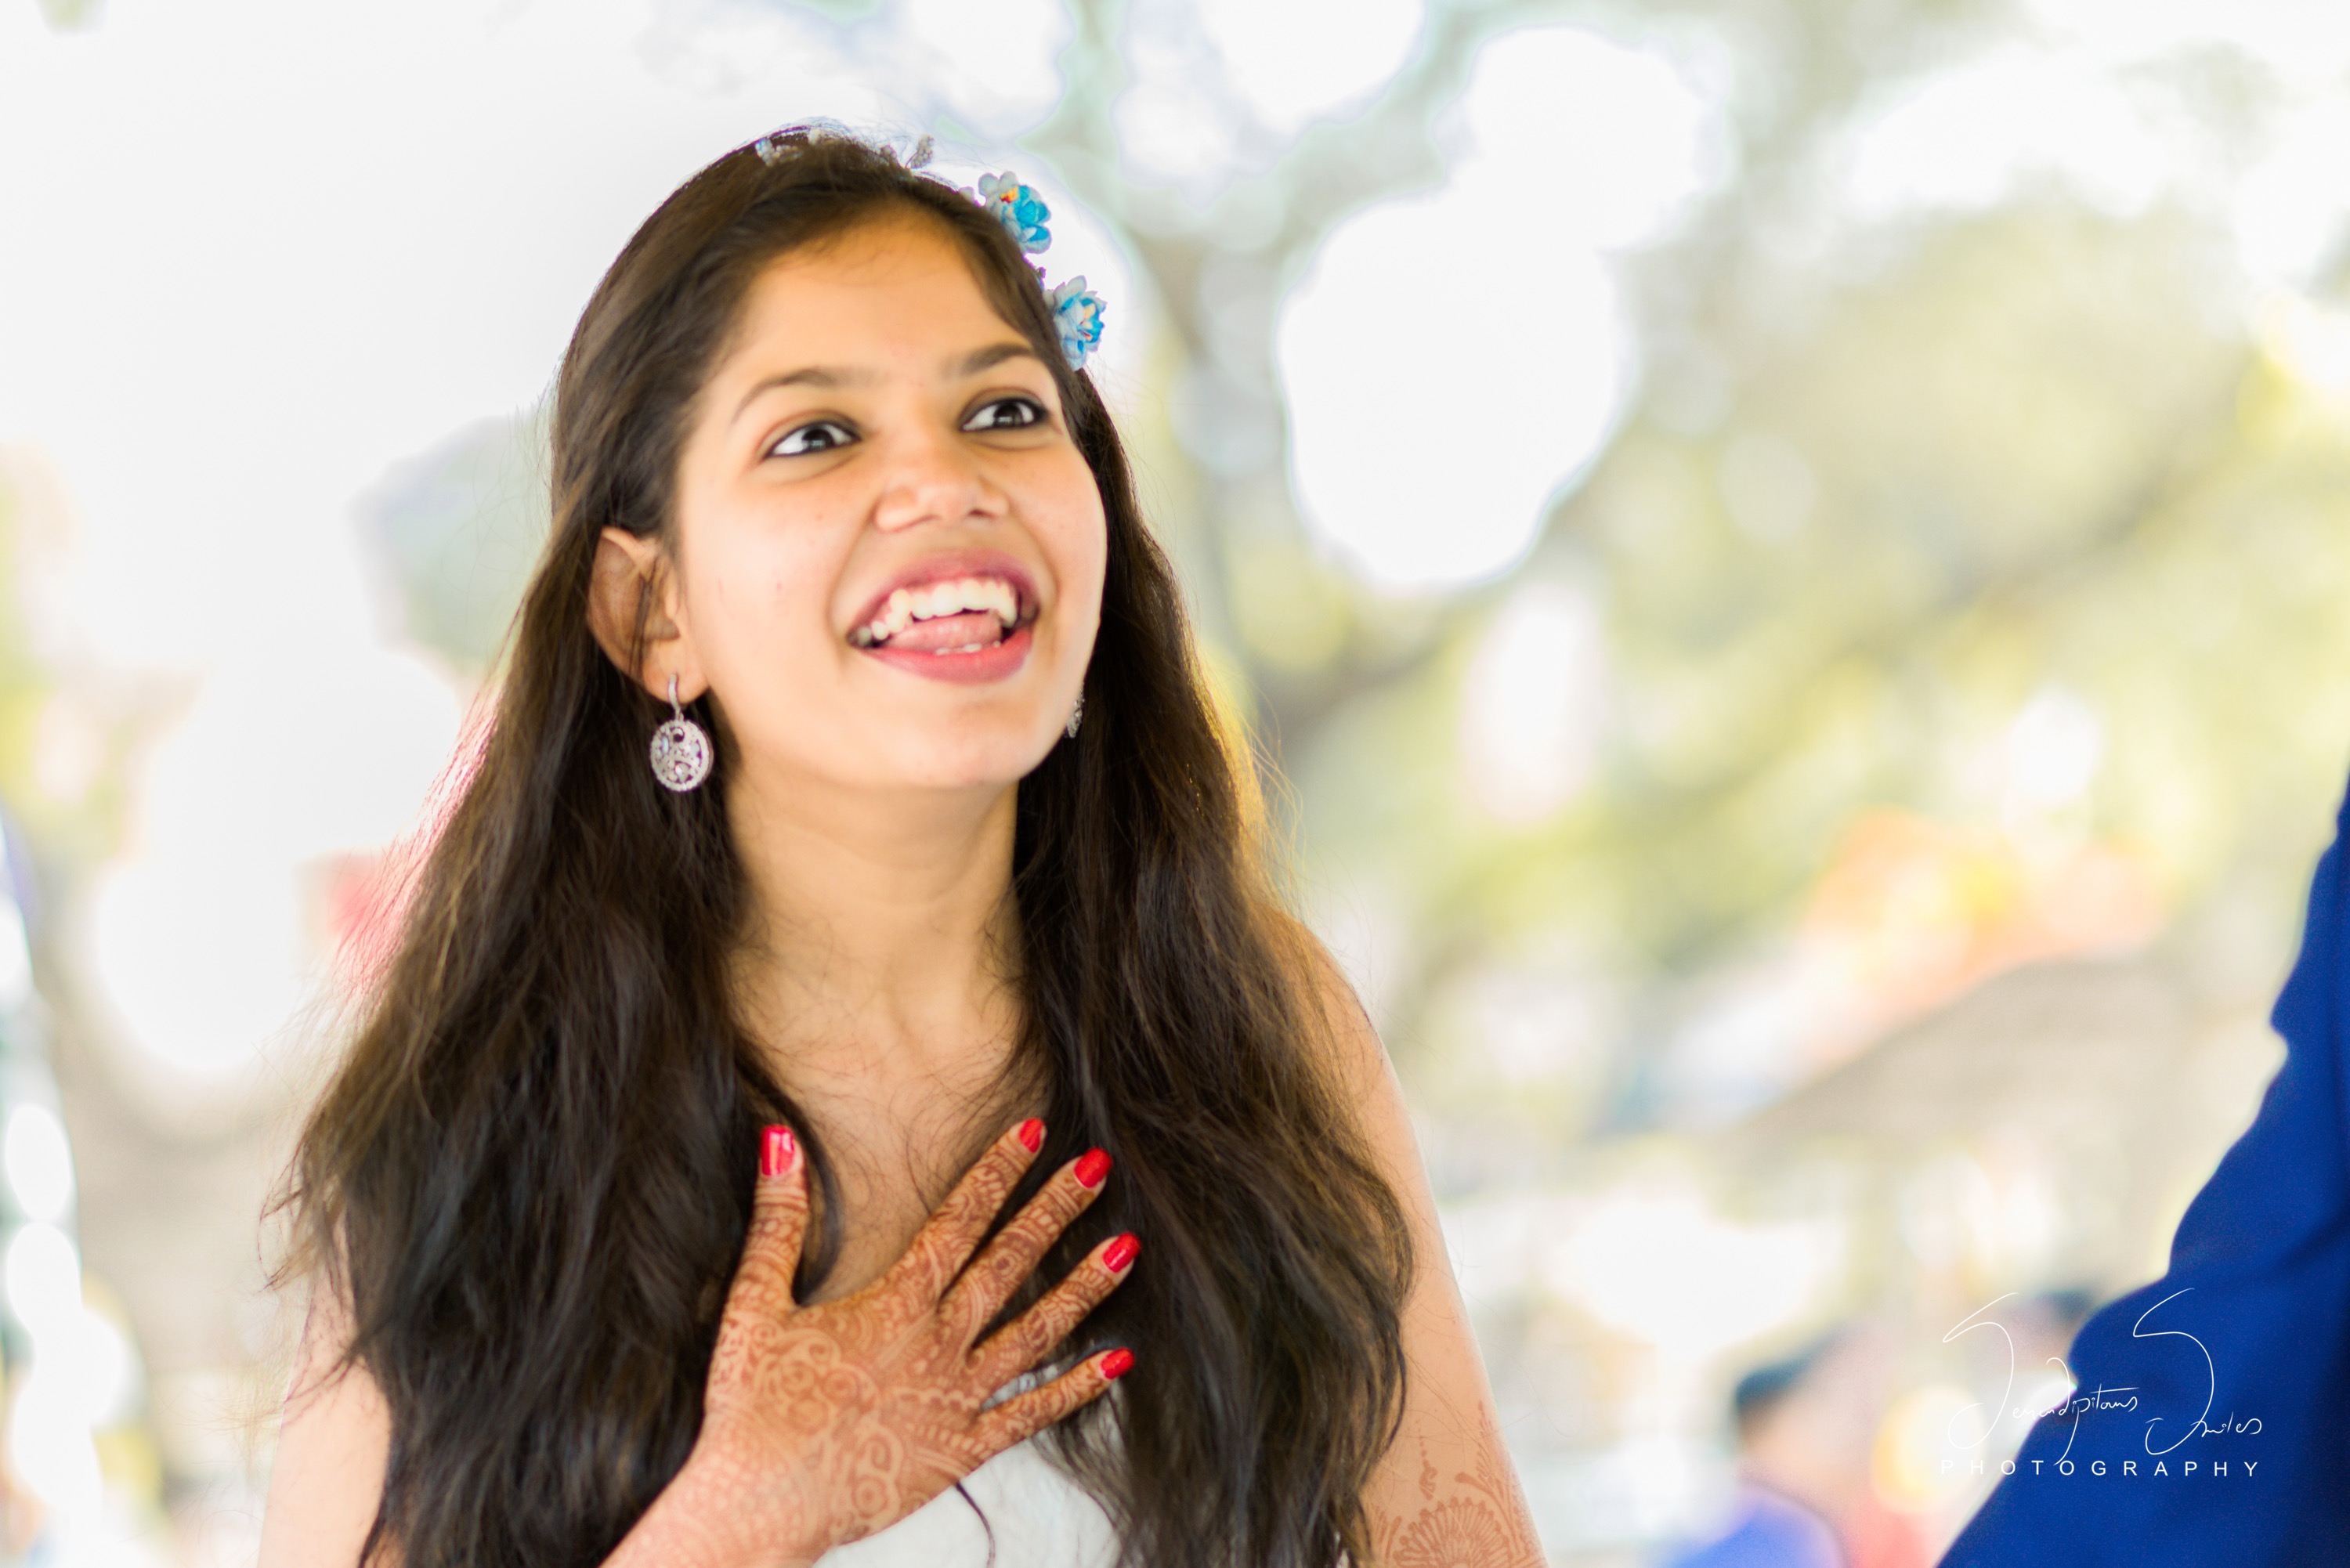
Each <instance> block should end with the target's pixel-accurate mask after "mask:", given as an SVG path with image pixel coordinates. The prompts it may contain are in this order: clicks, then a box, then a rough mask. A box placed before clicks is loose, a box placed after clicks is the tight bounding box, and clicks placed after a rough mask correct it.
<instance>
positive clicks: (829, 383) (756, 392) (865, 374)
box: [734, 365, 881, 420]
mask: <svg viewBox="0 0 2350 1568" xmlns="http://www.w3.org/2000/svg"><path fill="white" fill-rule="evenodd" d="M879 379H881V376H880V372H879V371H877V370H841V369H834V368H832V367H830V366H827V365H806V366H802V367H801V368H800V369H796V370H786V371H785V372H784V373H783V374H782V375H780V376H765V377H762V378H761V379H759V380H757V381H755V382H754V383H752V386H751V389H750V390H749V391H747V392H744V393H743V400H742V401H741V402H739V403H737V404H735V405H734V417H735V418H736V419H738V420H739V419H741V418H742V417H743V410H745V409H747V408H749V407H750V406H751V405H752V404H753V403H755V402H757V401H758V400H760V399H761V398H764V397H765V396H766V395H767V394H768V393H769V392H772V391H774V390H775V389H777V388H779V387H823V388H827V389H831V388H835V387H869V386H871V385H872V384H873V383H874V382H876V381H879Z"/></svg>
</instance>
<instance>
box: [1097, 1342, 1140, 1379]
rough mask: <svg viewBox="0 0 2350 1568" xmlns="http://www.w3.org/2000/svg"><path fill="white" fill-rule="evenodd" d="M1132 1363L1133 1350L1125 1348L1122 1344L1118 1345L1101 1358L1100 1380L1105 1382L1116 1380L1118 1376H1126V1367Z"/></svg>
mask: <svg viewBox="0 0 2350 1568" xmlns="http://www.w3.org/2000/svg"><path fill="white" fill-rule="evenodd" d="M1133 1365H1134V1352H1132V1351H1130V1350H1128V1349H1127V1348H1126V1347H1125V1346H1124V1345H1120V1346H1118V1348H1117V1349H1116V1350H1113V1351H1111V1352H1110V1353H1109V1354H1108V1355H1105V1356H1103V1357H1102V1358H1101V1375H1102V1381H1103V1382H1105V1383H1115V1382H1117V1381H1118V1379H1119V1378H1121V1377H1123V1376H1126V1374H1127V1369H1128V1367H1130V1366H1133Z"/></svg>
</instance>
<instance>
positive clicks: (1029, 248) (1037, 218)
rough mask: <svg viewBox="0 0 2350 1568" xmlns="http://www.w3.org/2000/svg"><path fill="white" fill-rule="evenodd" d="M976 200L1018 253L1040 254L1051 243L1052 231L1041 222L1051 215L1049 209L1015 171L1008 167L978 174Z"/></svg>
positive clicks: (1041, 198) (1043, 199)
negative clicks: (998, 171)
mask: <svg viewBox="0 0 2350 1568" xmlns="http://www.w3.org/2000/svg"><path fill="white" fill-rule="evenodd" d="M979 201H980V205H982V206H983V207H985V208H986V209H987V210H988V211H989V212H991V213H994V214H995V220H996V222H998V223H1002V224H1003V229H1004V232H1005V233H1006V234H1010V235H1011V236H1012V239H1013V243H1014V244H1017V245H1018V246H1019V247H1020V249H1021V252H1022V254H1026V255H1032V256H1033V255H1042V254H1044V253H1045V251H1046V250H1048V249H1050V248H1051V247H1052V244H1053V231H1052V230H1050V229H1048V228H1046V227H1045V219H1047V218H1049V217H1051V216H1052V215H1053V209H1052V208H1050V207H1047V206H1046V205H1045V198H1044V197H1042V196H1039V195H1038V194H1036V191H1035V187H1034V186H1031V185H1023V184H1022V183H1021V182H1020V178H1019V176H1018V175H1016V174H1014V173H1012V172H1010V171H1005V172H1003V173H1002V174H983V175H981V176H980V177H979Z"/></svg>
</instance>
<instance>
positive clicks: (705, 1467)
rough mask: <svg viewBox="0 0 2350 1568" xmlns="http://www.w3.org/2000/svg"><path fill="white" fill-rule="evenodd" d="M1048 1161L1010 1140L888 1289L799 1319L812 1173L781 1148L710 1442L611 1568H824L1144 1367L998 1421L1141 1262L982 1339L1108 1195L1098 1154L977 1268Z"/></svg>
mask: <svg viewBox="0 0 2350 1568" xmlns="http://www.w3.org/2000/svg"><path fill="white" fill-rule="evenodd" d="M1042 1145H1043V1127H1042V1126H1041V1124H1039V1123H1036V1122H1035V1121H1028V1122H1024V1123H1022V1124H1021V1125H1020V1127H1016V1128H1014V1129H1013V1130H1012V1131H1011V1132H1008V1133H1006V1134H1005V1135H1004V1136H1003V1137H1001V1138H999V1139H997V1140H996V1142H995V1144H994V1145H993V1147H991V1148H990V1149H989V1150H988V1151H987V1153H986V1154H984V1155H983V1156H982V1157H981V1158H980V1159H979V1160H978V1162H977V1163H976V1164H974V1165H973V1166H972V1168H971V1170H970V1172H969V1173H968V1174H967V1175H966V1176H965V1177H964V1178H963V1179H962V1182H961V1184H959V1185H958V1186H957V1187H956V1188H955V1189H954V1190H953V1191H952V1192H951V1193H950V1194H949V1195H948V1197H947V1199H946V1201H945V1202H944V1203H942V1204H941V1206H940V1207H939V1209H938V1210H937V1212H936V1213H934V1214H933V1215H931V1218H930V1220H928V1222H927V1223H925V1224H924V1225H923V1226H922V1228H921V1230H920V1231H919V1232H918V1233H917V1234H916V1235H915V1237H914V1240H913V1242H912V1244H911V1245H910V1247H908V1249H907V1250H906V1252H905V1255H904V1256H903V1257H901V1258H900V1259H899V1261H898V1262H896V1263H895V1264H893V1265H892V1266H891V1267H890V1268H889V1269H888V1270H887V1271H886V1272H883V1273H882V1274H881V1276H880V1277H879V1279H877V1280H875V1281H874V1282H872V1283H871V1284H869V1285H867V1286H866V1287H865V1288H863V1289H862V1290H859V1291H858V1292H856V1293H853V1294H850V1295H847V1296H844V1297H842V1298H840V1299H839V1300H837V1301H829V1302H823V1303H817V1304H814V1305H809V1306H801V1305H799V1304H798V1303H796V1302H795V1300H794V1299H793V1295H792V1277H793V1274H794V1272H795V1270H796V1269H797V1267H798V1263H799V1257H800V1244H801V1239H802V1237H803V1235H804V1234H805V1232H806V1225H807V1215H808V1204H807V1193H806V1182H805V1164H806V1162H805V1160H804V1158H802V1156H801V1154H800V1150H799V1148H798V1145H797V1142H796V1140H795V1138H794V1137H792V1135H791V1133H790V1132H789V1131H788V1130H786V1129H785V1128H781V1127H775V1128H770V1129H769V1130H768V1134H767V1138H766V1145H765V1149H764V1157H763V1160H762V1170H761V1177H760V1181H759V1187H758V1196H757V1199H756V1208H755V1210H754V1215H753V1219H752V1223H751V1232H750V1236H749V1239H748V1241H746V1243H745V1246H744V1250H743V1262H742V1264H741V1267H740V1268H739V1269H738V1270H737V1272H736V1273H735V1277H734V1283H733V1290H732V1292H731V1293H730V1294H729V1296H728V1299H727V1305H726V1310H725V1314H724V1317H723V1321H722V1324H721V1326H720V1328H719V1334H718V1345H717V1350H716V1353H715V1355H714V1356H713V1358H712V1364H711V1370H710V1378H709V1384H708V1387H707V1390H706V1392H705V1395H704V1398H703V1414H702V1432H701V1436H700V1438H698V1439H697V1441H696V1444H695V1447H694V1450H693V1453H692V1456H691V1458H690V1459H688V1460H687V1462H686V1466H685V1469H683V1471H681V1473H680V1474H679V1476H678V1477H677V1479H676V1480H674V1481H673V1482H672V1483H671V1486H670V1488H669V1489H668V1490H666V1491H664V1492H663V1493H662V1494H661V1497H660V1500H659V1501H656V1502H655V1504H654V1505H653V1507H652V1509H651V1510H650V1511H648V1512H647V1513H646V1515H645V1517H644V1519H643V1521H640V1522H639V1527H638V1529H637V1530H635V1531H632V1532H630V1534H629V1539H628V1540H627V1541H625V1542H622V1543H621V1546H620V1549H619V1552H616V1553H615V1554H614V1556H613V1557H612V1558H611V1559H609V1560H608V1561H609V1563H614V1564H625V1563H634V1562H636V1561H637V1560H638V1557H637V1555H632V1552H636V1553H638V1554H640V1555H641V1558H642V1561H644V1562H646V1563H653V1562H660V1563H664V1564H687V1565H690V1568H737V1565H744V1564H752V1563H759V1564H772V1565H781V1564H797V1563H810V1562H813V1561H814V1560H815V1559H816V1557H818V1556H821V1555H822V1554H823V1553H824V1552H827V1551H828V1550H829V1549H831V1548H832V1547H834V1546H837V1545H841V1544H844V1543H846V1542H850V1541H855V1540H858V1539H861V1538H862V1537H864V1536H867V1535H869V1534H871V1533H872V1532H875V1531H877V1530H880V1529H882V1528H883V1527H885V1526H887V1525H889V1524H891V1523H894V1522H895V1521H897V1520H899V1519H900V1518H902V1517H904V1516H905V1515H906V1514H908V1513H910V1512H912V1511H913V1510H915V1509H916V1508H918V1507H920V1505H921V1504H922V1503H924V1502H926V1501H929V1500H930V1499H931V1498H932V1497H934V1496H936V1495H937V1494H938V1493H940V1492H941V1491H943V1490H946V1489H947V1488H948V1487H950V1486H951V1485H953V1484H954V1483H955V1482H956V1481H958V1480H962V1478H963V1477H964V1476H966V1475H968V1474H969V1473H970V1472H971V1471H972V1470H973V1469H977V1468H978V1467H979V1466H980V1465H982V1464H983V1463H985V1462H986V1461H987V1460H988V1459H992V1458H993V1457H994V1456H995V1455H996V1454H998V1453H1000V1452H1002V1451H1003V1449H1008V1448H1010V1447H1012V1446H1013V1445H1014V1444H1015V1443H1018V1442H1020V1441H1022V1440H1023V1439H1024V1438H1027V1437H1029V1436H1030V1435H1031V1434H1033V1433H1035V1432H1036V1431H1038V1430H1041V1429H1042V1428H1045V1427H1047V1426H1049V1425H1051V1424H1052V1423H1053V1422H1055V1421H1056V1420H1059V1419H1060V1418H1061V1417H1064V1416H1066V1415H1067V1414H1069V1413H1070V1412H1071V1411H1073V1410H1075V1409H1076V1408H1078V1407H1080V1406H1082V1405H1084V1404H1086V1403H1087V1402H1088V1401H1090V1400H1092V1399H1095V1398H1097V1397H1100V1396H1101V1394H1102V1393H1103V1392H1104V1391H1105V1390H1106V1389H1107V1387H1108V1386H1109V1384H1110V1382H1111V1381H1112V1380H1113V1379H1114V1378H1116V1377H1117V1376H1118V1375H1119V1374H1120V1373H1122V1372H1123V1371H1124V1370H1125V1369H1126V1367H1127V1366H1128V1365H1130V1364H1131V1360H1132V1358H1131V1356H1130V1355H1128V1353H1127V1352H1125V1351H1123V1350H1110V1351H1105V1352H1102V1353H1099V1354H1097V1355H1093V1356H1090V1357H1088V1358H1087V1360H1085V1361H1084V1362H1081V1363H1080V1364H1078V1365H1077V1366H1074V1367H1072V1368H1070V1369H1069V1370H1067V1371H1066V1372H1064V1373H1063V1374H1062V1375H1061V1376H1058V1377H1056V1378H1055V1379H1053V1380H1052V1381H1050V1382H1048V1383H1045V1385H1043V1386H1040V1387H1037V1388H1034V1389H1030V1390H1028V1391H1027V1392H1024V1393H1022V1394H1019V1395H1016V1396H1014V1397H1012V1398H1009V1399H1005V1400H1003V1402H1001V1403H999V1404H996V1405H993V1406H990V1405H988V1404H987V1400H988V1399H989V1398H990V1397H992V1396H993V1394H994V1393H995V1392H996V1391H997V1390H999V1389H1001V1388H1002V1387H1003V1386H1004V1385H1006V1384H1007V1383H1009V1382H1011V1381H1012V1380H1013V1379H1014V1378H1015V1377H1018V1376H1021V1375H1022V1374H1024V1373H1026V1372H1028V1371H1030V1370H1032V1369H1033V1368H1034V1367H1035V1366H1036V1364H1037V1363H1038V1362H1039V1361H1040V1360H1042V1359H1043V1358H1044V1357H1045V1355H1049V1354H1050V1353H1051V1352H1052V1351H1053V1349H1054V1348H1055V1346H1056V1345H1060V1344H1061V1343H1062V1342H1063V1341H1064V1340H1065V1339H1066V1338H1067V1336H1068V1334H1069V1333H1070V1331H1071V1330H1072V1329H1074V1328H1075V1327H1076V1325H1077V1324H1078V1323H1079V1322H1081V1321H1082V1320H1083V1319H1084V1318H1085V1316H1086V1314H1087V1313H1089V1312H1091V1311H1092V1310H1093V1309H1094V1307H1095V1306H1096V1305H1097V1304H1098V1303H1100V1302H1101V1300H1102V1299H1103V1298H1104V1297H1106V1296H1107V1295H1108V1293H1110V1292H1111V1291H1112V1290H1114V1289H1116V1288H1117V1287H1118V1284H1119V1283H1120V1282H1122V1281H1123V1280H1124V1279H1125V1277H1126V1275H1127V1273H1128V1271H1129V1270H1130V1269H1131V1268H1132V1266H1133V1262H1134V1257H1135V1251H1136V1246H1135V1242H1134V1239H1133V1238H1132V1237H1128V1236H1120V1237H1116V1238H1113V1239H1112V1240H1110V1241H1106V1242H1104V1243H1103V1244H1102V1245H1101V1246H1100V1247H1097V1248H1096V1249H1095V1250H1094V1251H1093V1252H1092V1253H1091V1254H1090V1255H1089V1256H1088V1257H1087V1259H1086V1261H1085V1262H1082V1263H1080V1264H1078V1265H1077V1267H1076V1269H1075V1270H1073V1271H1072V1272H1071V1273H1070V1275H1069V1277H1068V1278H1067V1279H1066V1280H1064V1281H1063V1282H1061V1283H1060V1284H1059V1285H1057V1286H1056V1287H1055V1288H1054V1289H1053V1290H1051V1291H1050V1292H1048V1293H1045V1296H1044V1297H1043V1298H1042V1299H1041V1300H1039V1301H1038V1302H1037V1303H1035V1305H1034V1306H1032V1307H1030V1308H1029V1309H1028V1310H1027V1311H1026V1312H1025V1313H1024V1314H1021V1315H1020V1316H1019V1317H1017V1318H1015V1319H1014V1320H1013V1321H1012V1322H1011V1323H1010V1324H1007V1325H1005V1326H1004V1327H1003V1328H1002V1329H1000V1330H998V1331H997V1332H996V1333H994V1334H991V1335H988V1336H987V1337H986V1338H984V1339H983V1338H981V1334H982V1332H983V1330H984V1329H985V1327H986V1326H987V1324H989V1323H990V1322H992V1321H993V1319H994V1317H995V1315H996V1314H997V1313H998V1311H999V1310H1000V1309H1001V1308H1002V1307H1003V1304H1004V1303H1006V1302H1007V1301H1009V1300H1010V1299H1011V1298H1012V1295H1013V1293H1014V1292H1015V1291H1017V1290H1018V1289H1019V1288H1020V1286H1021V1284H1022V1283H1023V1282H1024V1281H1025V1280H1026V1279H1027V1278H1028V1277H1029V1275H1030V1274H1031V1273H1032V1272H1034V1271H1035V1267H1036V1263H1037V1262H1038V1260H1039V1259H1040V1258H1042V1257H1043V1255H1044V1253H1045V1250H1046V1249H1047V1248H1049V1247H1050V1246H1051V1245H1052V1243H1053V1241H1055V1238H1057V1237H1058V1236H1059V1235H1060V1234H1061V1232H1062V1231H1063V1230H1064V1229H1065V1228H1066V1226H1067V1225H1068V1223H1069V1222H1070V1221H1071V1220H1074V1219H1075V1218H1076V1216H1077V1215H1078V1214H1079V1213H1080V1212H1082V1211H1083V1210H1085V1208H1086V1207H1087V1205H1088V1204H1089V1203H1091V1202H1092V1201H1093V1199H1094V1198H1095V1196H1096V1195H1097V1193H1098V1192H1099V1191H1100V1189H1101V1186H1102V1183H1103V1182H1104V1181H1105V1180H1107V1177H1108V1171H1109V1160H1108V1158H1107V1156H1106V1155H1103V1154H1102V1153H1100V1151H1098V1150H1096V1151H1094V1152H1093V1153H1090V1154H1087V1155H1085V1156H1083V1157H1081V1158H1078V1159H1076V1160H1073V1161H1072V1162H1070V1164H1069V1165H1067V1166H1066V1167H1064V1168H1062V1169H1061V1170H1059V1171H1057V1172H1055V1174H1054V1176H1053V1177H1052V1179H1050V1180H1048V1181H1047V1182H1046V1183H1045V1187H1044V1189H1042V1190H1041V1191H1040V1192H1039V1193H1038V1194H1037V1195H1036V1197H1035V1198H1034V1199H1031V1200H1030V1201H1029V1203H1028V1205H1027V1207H1025V1208H1024V1209H1023V1210H1021V1211H1020V1213H1019V1215H1018V1216H1017V1217H1016V1218H1015V1219H1014V1220H1013V1221H1012V1222H1011V1223H1010V1224H1008V1225H1007V1226H1005V1227H1004V1228H1003V1231H1001V1232H1000V1233H998V1234H997V1235H996V1237H995V1238H994V1239H993V1241H990V1242H989V1243H988V1244H987V1246H986V1248H985V1249H984V1250H983V1251H980V1253H979V1255H978V1256H977V1257H976V1258H973V1257H972V1251H973V1249H974V1248H976V1247H978V1245H979V1241H980V1239H981V1238H982V1237H983V1235H984V1234H985V1233H986V1231H987V1227H988V1224H989V1222H990V1221H991V1220H993V1218H994V1217H995V1215H996V1214H997V1213H998V1212H999V1211H1000V1210H1001V1209H1002V1207H1003V1201H1004V1199H1005V1197H1006V1196H1007V1195H1008V1194H1009V1193H1010V1192H1011V1191H1012V1189H1013V1188H1014V1185H1015V1184H1016V1183H1017V1182H1018V1181H1019V1179H1020V1178H1021V1176H1022V1174H1023V1173H1024V1171H1025V1170H1026V1169H1027V1168H1028V1166H1029V1165H1030V1163H1031V1162H1033V1161H1034V1159H1035V1150H1036V1149H1037V1148H1039V1147H1042ZM966 1265H968V1266H966Z"/></svg>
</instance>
